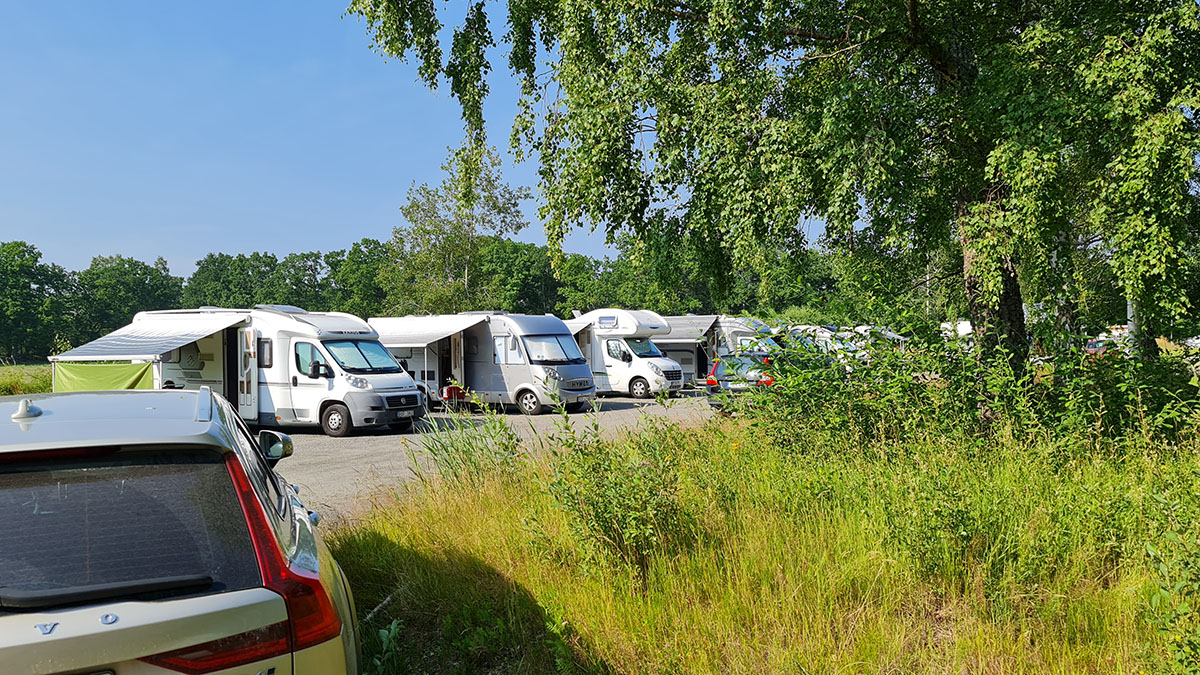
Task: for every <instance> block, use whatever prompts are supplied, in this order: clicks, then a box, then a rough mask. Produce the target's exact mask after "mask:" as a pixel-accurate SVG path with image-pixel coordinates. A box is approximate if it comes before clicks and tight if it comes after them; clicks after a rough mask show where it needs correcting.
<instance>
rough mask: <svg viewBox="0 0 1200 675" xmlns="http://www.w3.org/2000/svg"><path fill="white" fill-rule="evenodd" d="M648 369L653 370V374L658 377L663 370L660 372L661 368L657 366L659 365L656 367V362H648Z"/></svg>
mask: <svg viewBox="0 0 1200 675" xmlns="http://www.w3.org/2000/svg"><path fill="white" fill-rule="evenodd" d="M650 370H652V371H654V374H655V375H658V376H659V377H662V374H663V372H662V368H659V367H658V366H657V365H656V364H653V363H651V364H650Z"/></svg>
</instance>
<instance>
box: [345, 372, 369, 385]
mask: <svg viewBox="0 0 1200 675" xmlns="http://www.w3.org/2000/svg"><path fill="white" fill-rule="evenodd" d="M346 381H347V382H349V383H350V386H351V387H354V388H355V389H370V388H371V381H370V380H368V379H367V378H365V377H359V376H357V375H351V374H350V373H346Z"/></svg>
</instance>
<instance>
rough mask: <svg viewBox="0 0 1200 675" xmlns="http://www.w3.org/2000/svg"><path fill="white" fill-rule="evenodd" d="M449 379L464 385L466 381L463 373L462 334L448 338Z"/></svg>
mask: <svg viewBox="0 0 1200 675" xmlns="http://www.w3.org/2000/svg"><path fill="white" fill-rule="evenodd" d="M450 378H451V379H453V380H454V381H455V382H458V383H460V384H465V383H466V381H467V378H466V377H465V375H464V373H463V334H462V333H455V334H454V335H451V336H450Z"/></svg>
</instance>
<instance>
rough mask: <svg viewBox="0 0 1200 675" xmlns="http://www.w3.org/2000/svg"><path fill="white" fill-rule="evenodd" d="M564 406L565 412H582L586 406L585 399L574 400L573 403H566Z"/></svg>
mask: <svg viewBox="0 0 1200 675" xmlns="http://www.w3.org/2000/svg"><path fill="white" fill-rule="evenodd" d="M564 407H565V408H566V409H567V412H569V413H577V412H582V411H583V409H584V408H586V407H587V401H576V402H574V403H568V404H567V405H566V406H564Z"/></svg>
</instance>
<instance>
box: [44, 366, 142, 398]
mask: <svg viewBox="0 0 1200 675" xmlns="http://www.w3.org/2000/svg"><path fill="white" fill-rule="evenodd" d="M153 388H154V364H153V363H128V362H126V363H112V362H104V361H74V362H72V361H59V362H56V363H55V364H54V391H103V390H107V389H153Z"/></svg>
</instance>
